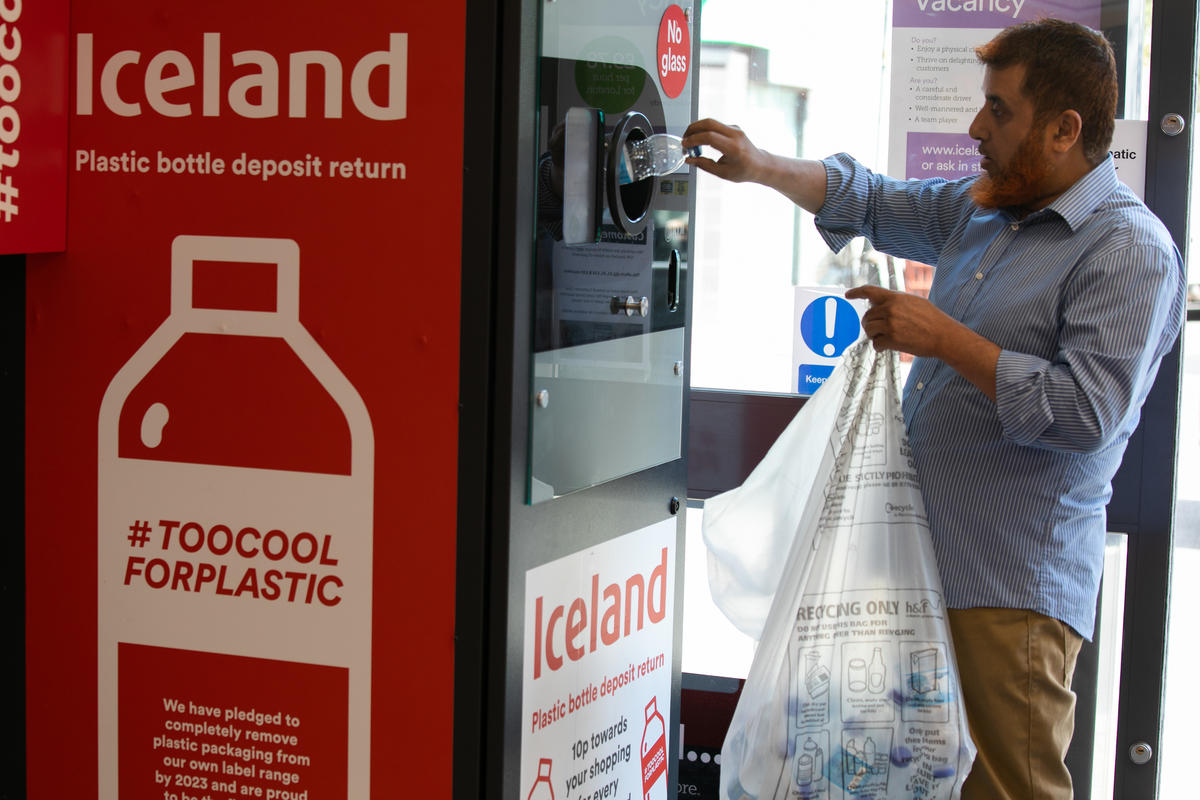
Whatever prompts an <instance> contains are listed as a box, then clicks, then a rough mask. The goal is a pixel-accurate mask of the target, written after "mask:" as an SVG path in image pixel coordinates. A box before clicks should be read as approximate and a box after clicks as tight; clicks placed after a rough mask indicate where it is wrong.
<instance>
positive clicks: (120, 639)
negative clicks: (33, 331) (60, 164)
mask: <svg viewBox="0 0 1200 800" xmlns="http://www.w3.org/2000/svg"><path fill="white" fill-rule="evenodd" d="M243 290H247V291H245V292H243ZM299 295H300V248H299V246H298V245H297V243H296V242H294V241H292V240H290V239H266V238H244V237H216V236H178V237H176V238H175V239H174V241H173V242H172V246H171V292H170V314H169V316H168V317H167V318H166V320H165V321H163V322H162V324H161V325H160V326H159V327H158V328H157V329H156V330H155V331H154V332H153V333H152V334H151V335H150V337H149V338H148V339H147V340H146V341H145V342H144V343H143V344H142V345H141V347H139V348H138V350H137V351H136V352H135V353H134V354H133V355H132V357H130V358H129V360H128V361H127V362H126V363H125V364H124V366H122V367H121V368H120V370H118V371H117V373H116V374H115V375H114V376H113V378H112V380H111V382H110V383H109V385H108V388H107V391H106V392H105V394H104V398H103V400H102V402H101V406H100V413H99V420H98V434H99V441H98V456H99V463H98V469H99V471H98V486H97V488H98V548H97V556H98V575H97V578H98V584H97V603H98V642H97V645H98V652H97V655H98V660H99V663H98V691H99V697H98V708H97V716H98V720H97V721H98V727H99V729H98V733H99V753H98V755H99V794H98V796H99V798H100V800H116V798H117V797H118V796H128V797H132V796H135V794H136V793H135V792H134V791H133V790H132V788H131V787H134V786H139V785H142V784H144V783H145V781H146V780H147V776H146V775H142V774H136V773H135V774H129V772H130V770H128V769H127V770H125V771H123V772H119V769H118V764H119V758H118V756H119V754H120V752H121V750H122V747H124V748H136V747H138V746H140V745H139V744H137V743H136V739H134V738H132V733H131V732H132V730H134V729H133V728H129V730H126V728H127V727H128V726H133V725H135V724H146V721H147V720H149V722H153V723H156V724H157V726H158V729H160V730H161V729H162V724H163V723H162V716H161V715H163V714H164V713H165V712H164V710H163V705H162V704H160V705H159V707H158V708H157V710H154V709H147V708H145V707H144V704H143V705H142V706H135V705H134V704H133V703H132V702H131V701H130V700H129V699H128V698H123V697H122V695H121V691H120V687H121V686H122V685H123V684H122V682H121V681H120V680H119V678H120V677H121V674H122V672H129V668H128V667H126V669H124V670H123V669H122V666H121V665H122V659H124V658H126V657H128V656H127V655H126V654H128V653H129V652H131V646H132V648H136V649H137V651H138V652H139V653H149V654H150V656H149V657H150V658H152V659H153V658H155V657H157V656H155V654H156V653H164V654H165V653H171V654H172V655H171V658H172V659H175V661H173V662H172V663H182V664H184V665H185V667H186V665H188V664H189V663H193V662H189V661H188V659H189V657H191V656H195V658H199V657H200V656H201V655H203V656H204V657H205V658H206V659H212V658H217V659H222V663H223V664H224V663H227V664H228V670H226V669H224V668H222V669H221V671H220V673H219V675H218V676H217V677H215V678H213V679H212V680H210V681H209V682H208V685H210V686H214V687H217V688H215V689H206V691H208V692H209V695H208V696H206V697H205V698H204V699H207V700H208V702H209V704H210V705H218V704H220V705H223V706H224V707H226V708H229V707H233V706H237V705H239V704H241V703H243V702H244V700H242V699H241V698H243V697H244V696H245V695H244V689H245V680H244V679H243V678H240V677H239V667H240V666H242V665H246V664H250V663H253V664H255V665H256V668H259V667H258V665H261V664H263V663H267V662H265V661H263V660H270V661H272V662H275V661H282V662H289V667H294V668H295V671H296V673H297V674H300V675H311V674H315V673H316V672H318V671H319V672H321V674H328V673H329V672H330V668H333V672H335V673H337V671H338V670H344V671H345V673H344V675H345V680H346V685H347V686H348V693H347V694H346V695H343V696H341V697H329V698H324V697H323V698H322V699H321V701H320V702H321V704H322V706H321V707H322V712H323V713H327V714H328V718H329V719H331V720H340V721H339V722H338V725H339V726H341V725H344V726H345V730H346V731H347V734H346V736H347V741H346V742H345V749H344V751H342V750H341V749H340V742H339V743H338V747H337V748H336V750H335V752H334V755H335V756H336V758H331V757H329V756H328V755H322V756H321V758H319V759H314V760H313V764H312V766H311V767H310V768H309V770H310V771H309V772H307V773H306V774H309V775H312V774H315V773H314V772H312V771H314V770H330V773H329V774H332V775H335V776H339V777H337V778H336V781H339V782H340V781H341V778H340V776H341V775H345V776H346V783H345V787H344V788H345V794H341V791H340V790H338V791H337V794H339V795H341V796H342V797H349V798H363V797H369V796H370V752H371V741H370V730H371V719H370V716H371V705H370V703H371V698H370V687H371V601H372V540H373V515H374V512H373V508H374V434H373V432H372V428H371V420H370V417H369V415H368V412H367V408H366V406H365V405H364V403H363V401H362V399H361V397H360V396H359V394H358V392H357V391H356V390H355V388H354V386H353V385H352V384H351V383H350V382H349V381H348V380H347V379H346V377H345V376H344V375H343V374H342V373H341V371H340V370H339V369H338V367H337V366H336V365H335V364H334V362H333V361H332V360H331V359H330V357H329V356H328V355H327V354H326V353H325V351H324V350H322V348H321V346H320V345H319V344H318V343H317V342H316V340H315V339H313V337H312V336H311V335H310V334H309V332H308V331H307V330H306V329H305V328H304V327H303V325H302V324H301V322H300V315H299V308H300V304H299ZM139 657H140V656H139ZM180 659H182V661H180ZM195 663H199V662H195ZM205 663H211V662H205ZM129 677H132V676H127V679H128V678H129ZM171 679H172V678H171V677H170V676H168V678H167V679H166V680H167V681H168V683H169V681H170V680H171ZM177 680H178V682H179V683H180V684H181V685H180V686H179V688H178V690H177V691H178V692H179V695H178V696H179V697H181V698H189V697H190V695H189V694H188V693H187V691H188V689H189V687H188V686H187V685H186V680H187V679H186V677H183V676H181V677H179V678H178V679H177ZM304 680H307V678H301V679H299V680H298V685H295V686H292V685H289V686H288V687H287V688H286V689H283V690H280V691H284V692H293V694H294V696H296V697H297V704H298V705H300V704H302V701H303V700H305V699H306V698H305V697H304V696H305V694H306V692H309V691H310V690H306V688H305V686H304V685H300V684H303V682H304ZM222 687H224V688H222ZM235 689H240V690H241V691H243V694H230V695H229V696H227V697H222V696H219V693H220V692H221V691H229V692H233V691H234V690H235ZM214 693H215V695H218V696H213V695H214ZM200 699H201V698H199V697H197V700H198V701H199V700H200ZM260 710H262V709H260ZM155 713H156V714H158V715H159V716H158V717H156V718H155V717H152V715H153V714H155ZM301 730H303V729H301ZM122 731H125V732H126V734H128V735H129V736H130V738H127V736H126V735H123V734H122ZM339 739H340V734H339ZM301 740H302V741H303V740H304V735H303V734H302V735H301ZM119 743H120V744H121V747H119V746H118V745H119ZM331 761H337V762H338V763H330V762H331ZM295 788H301V787H299V786H297V787H295ZM201 794H203V793H201Z"/></svg>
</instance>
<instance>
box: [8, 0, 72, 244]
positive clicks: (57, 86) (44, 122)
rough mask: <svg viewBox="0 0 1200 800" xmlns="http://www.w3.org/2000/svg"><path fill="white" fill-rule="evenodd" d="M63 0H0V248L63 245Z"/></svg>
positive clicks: (64, 56) (65, 90) (65, 134)
mask: <svg viewBox="0 0 1200 800" xmlns="http://www.w3.org/2000/svg"><path fill="white" fill-rule="evenodd" d="M66 147H67V0H0V253H44V252H51V251H56V250H62V249H63V242H64V240H65V238H66V222H67V208H66V206H67V158H66Z"/></svg>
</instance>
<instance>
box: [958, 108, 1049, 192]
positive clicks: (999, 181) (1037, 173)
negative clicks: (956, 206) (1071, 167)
mask: <svg viewBox="0 0 1200 800" xmlns="http://www.w3.org/2000/svg"><path fill="white" fill-rule="evenodd" d="M1052 168H1053V167H1052V166H1051V163H1050V160H1049V159H1047V158H1045V156H1044V155H1043V154H1042V151H1041V139H1040V137H1039V136H1038V135H1037V126H1036V125H1035V126H1034V128H1033V129H1032V130H1030V131H1029V134H1028V135H1027V136H1026V137H1025V139H1024V140H1023V141H1022V142H1021V146H1020V147H1018V148H1017V152H1016V153H1015V154H1014V155H1013V159H1012V163H1010V164H1009V165H1008V166H1007V167H1004V168H1003V169H996V170H995V172H994V174H993V173H986V172H985V173H983V174H982V175H980V176H979V179H978V180H976V181H975V183H974V184H973V185H972V186H971V198H972V199H973V200H974V201H975V203H976V204H977V205H979V206H980V207H982V208H1012V207H1018V208H1031V207H1032V206H1033V205H1034V203H1036V202H1037V201H1038V200H1040V199H1041V198H1042V197H1045V196H1046V192H1045V190H1044V189H1043V184H1044V183H1045V180H1046V177H1047V176H1048V175H1049V174H1050V171H1051V170H1052Z"/></svg>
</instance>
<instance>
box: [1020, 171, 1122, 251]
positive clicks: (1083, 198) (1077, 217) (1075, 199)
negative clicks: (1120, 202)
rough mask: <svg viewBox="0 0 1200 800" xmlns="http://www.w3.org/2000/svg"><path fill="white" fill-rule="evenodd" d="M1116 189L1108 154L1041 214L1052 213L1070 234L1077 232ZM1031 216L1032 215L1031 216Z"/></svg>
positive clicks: (1114, 173) (1115, 178) (1113, 172)
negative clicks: (1067, 228)
mask: <svg viewBox="0 0 1200 800" xmlns="http://www.w3.org/2000/svg"><path fill="white" fill-rule="evenodd" d="M1116 188H1117V169H1116V166H1115V164H1114V163H1113V157H1112V155H1111V154H1109V155H1108V156H1107V157H1105V159H1104V160H1103V161H1101V162H1100V163H1099V164H1097V165H1096V166H1095V167H1093V168H1092V169H1091V171H1089V172H1088V173H1087V174H1086V175H1084V176H1083V177H1082V178H1080V179H1079V180H1077V181H1075V183H1074V184H1072V185H1071V188H1070V189H1067V190H1066V191H1065V192H1063V193H1062V194H1060V195H1059V196H1058V197H1056V198H1055V199H1054V202H1052V203H1050V205H1048V206H1046V207H1045V208H1044V209H1042V212H1041V213H1045V212H1048V211H1053V212H1054V213H1056V214H1058V216H1060V217H1062V219H1063V221H1064V222H1066V223H1067V226H1068V227H1070V229H1071V232H1072V233H1075V232H1076V231H1078V230H1079V226H1080V225H1082V224H1083V223H1084V220H1086V219H1087V218H1088V217H1089V216H1091V214H1092V212H1093V211H1095V210H1096V208H1097V207H1098V206H1099V205H1100V204H1101V203H1102V202H1103V201H1104V200H1105V198H1107V197H1108V196H1109V195H1110V194H1112V192H1113V190H1115V189H1116ZM1031 216H1032V215H1031Z"/></svg>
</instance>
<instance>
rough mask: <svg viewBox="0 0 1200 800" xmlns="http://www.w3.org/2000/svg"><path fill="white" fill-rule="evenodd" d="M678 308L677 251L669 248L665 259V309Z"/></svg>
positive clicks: (673, 309) (672, 309)
mask: <svg viewBox="0 0 1200 800" xmlns="http://www.w3.org/2000/svg"><path fill="white" fill-rule="evenodd" d="M678 308H679V251H678V250H674V249H673V250H671V257H670V258H669V259H667V311H675V310H677V309H678Z"/></svg>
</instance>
